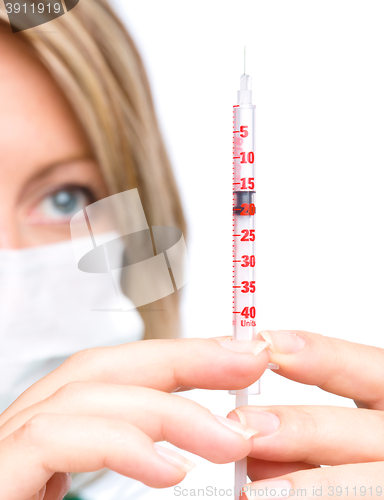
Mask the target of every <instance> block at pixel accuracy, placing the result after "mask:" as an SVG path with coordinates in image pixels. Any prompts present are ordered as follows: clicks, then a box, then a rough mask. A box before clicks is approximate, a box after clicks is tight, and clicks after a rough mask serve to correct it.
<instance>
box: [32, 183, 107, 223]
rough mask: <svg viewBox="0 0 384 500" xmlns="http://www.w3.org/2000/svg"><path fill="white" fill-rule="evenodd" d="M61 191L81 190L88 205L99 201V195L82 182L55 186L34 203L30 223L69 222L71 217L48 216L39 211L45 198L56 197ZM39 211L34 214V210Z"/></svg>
mask: <svg viewBox="0 0 384 500" xmlns="http://www.w3.org/2000/svg"><path fill="white" fill-rule="evenodd" d="M60 191H73V192H79V193H81V194H82V195H83V196H84V197H85V198H86V200H87V202H86V205H90V204H92V203H94V202H95V201H97V197H96V195H95V193H94V191H93V190H92V189H91V188H90V187H88V186H84V185H80V184H63V185H61V186H55V188H54V189H52V190H50V191H48V192H46V193H44V195H43V196H41V197H40V198H39V200H38V201H37V202H36V203H35V204H34V207H33V208H32V210H31V212H30V217H29V219H30V220H29V221H28V222H29V224H32V225H60V224H67V223H68V222H69V220H70V219H54V218H49V217H48V218H47V217H45V216H44V215H41V214H39V213H38V210H39V206H41V205H42V204H43V203H44V201H45V200H47V199H48V198H50V197H54V196H55V195H56V194H58V193H60ZM35 210H36V211H37V214H34V213H33V212H34V211H35Z"/></svg>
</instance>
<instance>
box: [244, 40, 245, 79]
mask: <svg viewBox="0 0 384 500" xmlns="http://www.w3.org/2000/svg"><path fill="white" fill-rule="evenodd" d="M244 75H245V45H244Z"/></svg>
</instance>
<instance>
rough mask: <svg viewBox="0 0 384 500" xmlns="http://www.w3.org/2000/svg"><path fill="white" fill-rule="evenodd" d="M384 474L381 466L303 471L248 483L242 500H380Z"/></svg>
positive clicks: (363, 465)
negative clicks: (378, 499)
mask: <svg viewBox="0 0 384 500" xmlns="http://www.w3.org/2000/svg"><path fill="white" fill-rule="evenodd" d="M383 473H384V464H383V463H382V462H375V463H365V464H352V465H338V466H336V467H322V468H318V469H311V470H303V471H299V472H293V473H291V474H286V475H284V476H279V477H276V478H274V479H269V480H263V481H256V482H253V483H249V484H247V485H245V486H244V487H243V495H242V496H241V500H254V499H256V498H260V497H261V496H264V497H265V496H267V497H269V498H273V499H283V498H288V497H292V498H296V497H298V498H316V499H319V500H322V499H323V500H329V499H330V498H338V499H341V500H350V499H351V497H352V498H363V497H369V498H372V497H379V496H382V494H383V486H382V483H383V480H382V477H383Z"/></svg>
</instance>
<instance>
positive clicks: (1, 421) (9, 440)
mask: <svg viewBox="0 0 384 500" xmlns="http://www.w3.org/2000/svg"><path fill="white" fill-rule="evenodd" d="M226 340H227V339H226V338H218V339H206V340H202V339H191V340H187V339H180V340H147V341H139V342H134V343H130V344H124V345H120V346H115V347H104V348H94V349H87V350H85V351H81V352H78V353H76V354H75V355H73V356H71V357H70V358H69V359H68V360H67V361H65V362H64V363H63V364H62V365H61V366H60V367H59V368H57V369H56V370H54V371H53V372H52V373H50V374H49V375H47V376H46V377H44V378H43V379H41V380H39V381H38V382H37V383H35V384H34V385H33V386H31V387H30V388H29V389H28V390H27V391H25V392H24V393H23V394H22V395H21V396H20V397H19V398H18V399H17V400H16V401H15V402H14V403H13V404H12V405H11V406H10V407H9V408H7V410H6V411H5V412H4V413H3V414H2V415H1V416H0V484H1V498H4V499H6V500H25V499H27V498H33V500H41V499H43V498H44V499H45V500H59V499H60V500H61V499H62V497H63V496H64V495H65V494H66V493H67V491H68V489H69V487H70V482H71V479H70V476H69V474H68V473H69V472H89V471H95V470H98V469H103V468H105V467H107V468H109V469H111V470H114V471H116V472H118V473H120V474H123V475H125V476H129V477H131V478H134V479H138V480H139V481H142V482H143V483H145V484H147V485H149V486H153V487H169V486H172V485H175V484H177V483H178V482H180V481H181V480H182V479H183V478H184V476H185V474H186V472H188V471H189V470H190V469H191V467H192V466H193V464H192V463H191V462H190V461H189V460H187V459H185V458H184V457H182V456H181V455H179V454H178V453H175V452H172V451H170V450H167V449H166V448H164V447H162V446H158V445H154V442H155V441H162V440H166V441H169V442H170V443H173V444H174V445H176V446H178V447H180V448H183V449H185V450H188V451H190V452H192V453H195V454H197V455H200V456H202V457H204V458H206V459H208V460H211V461H212V462H215V463H226V462H231V461H235V460H238V459H239V458H242V457H245V456H247V455H248V454H249V452H250V451H251V446H252V443H251V439H250V437H251V436H253V435H254V434H255V432H256V431H253V430H252V429H249V428H247V427H245V426H243V425H241V424H238V423H234V422H233V421H232V420H229V419H226V418H223V417H218V418H217V417H215V416H214V415H212V413H210V412H209V411H208V410H207V409H206V408H204V407H202V406H200V405H198V404H197V403H195V402H193V401H190V400H188V399H186V398H182V397H180V396H177V395H173V394H169V393H170V392H173V391H176V390H180V389H182V388H191V387H196V388H202V389H227V388H232V389H239V388H243V387H246V386H248V385H250V384H251V383H253V382H254V381H255V380H257V379H258V378H259V377H260V376H261V374H262V373H263V371H264V370H265V369H266V367H267V364H268V353H267V351H266V349H265V347H267V344H266V343H265V342H259V341H254V342H245V343H244V342H242V343H237V342H226ZM219 341H224V342H223V344H220V343H219ZM224 347H228V348H224ZM236 350H237V351H238V352H235V351H236ZM233 424H234V425H233Z"/></svg>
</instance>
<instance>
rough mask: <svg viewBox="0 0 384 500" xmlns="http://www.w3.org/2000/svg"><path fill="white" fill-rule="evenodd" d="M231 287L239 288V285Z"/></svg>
mask: <svg viewBox="0 0 384 500" xmlns="http://www.w3.org/2000/svg"><path fill="white" fill-rule="evenodd" d="M233 288H241V286H234V287H233Z"/></svg>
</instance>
